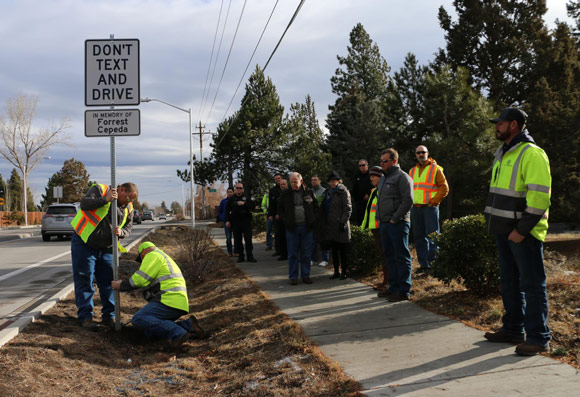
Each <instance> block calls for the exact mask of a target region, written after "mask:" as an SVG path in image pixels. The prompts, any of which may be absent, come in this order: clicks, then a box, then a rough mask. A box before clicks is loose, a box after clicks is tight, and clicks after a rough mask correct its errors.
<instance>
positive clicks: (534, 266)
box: [484, 107, 552, 356]
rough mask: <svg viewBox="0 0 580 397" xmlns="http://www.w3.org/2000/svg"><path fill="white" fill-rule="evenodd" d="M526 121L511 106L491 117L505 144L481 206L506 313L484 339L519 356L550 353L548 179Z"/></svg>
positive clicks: (543, 155)
mask: <svg viewBox="0 0 580 397" xmlns="http://www.w3.org/2000/svg"><path fill="white" fill-rule="evenodd" d="M527 119H528V115H527V114H526V113H525V112H524V111H522V110H520V109H517V108H511V107H509V108H505V109H504V110H503V111H502V112H501V114H500V115H499V117H497V118H494V119H490V121H491V122H492V123H494V124H495V131H496V138H497V139H499V140H500V141H503V142H504V144H503V145H502V147H500V148H499V149H498V150H497V151H496V152H495V160H494V163H493V168H492V173H491V183H490V187H489V194H488V199H487V205H486V207H485V217H486V220H487V224H488V230H489V232H490V233H493V234H495V237H496V245H497V249H498V256H499V272H500V277H501V294H502V300H503V304H504V308H505V315H504V316H503V317H502V327H501V329H499V330H498V331H496V332H487V333H486V334H485V335H484V337H485V338H486V339H487V340H489V341H490V342H500V343H514V344H517V347H516V351H515V352H516V354H518V355H521V356H532V355H535V354H538V353H542V352H545V351H549V349H550V344H549V342H550V335H551V332H550V328H549V327H548V293H547V290H546V272H545V269H544V260H543V242H544V240H545V238H546V233H547V231H548V208H549V207H550V194H551V190H552V188H551V186H552V177H551V175H550V163H549V160H548V156H546V153H545V152H544V151H543V150H542V149H541V148H540V147H538V146H537V145H536V144H535V142H534V139H533V138H532V137H531V135H530V134H529V132H528V130H527V129H525V125H526V123H527Z"/></svg>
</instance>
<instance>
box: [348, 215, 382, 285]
mask: <svg viewBox="0 0 580 397" xmlns="http://www.w3.org/2000/svg"><path fill="white" fill-rule="evenodd" d="M351 234H352V238H351V241H350V254H349V264H348V268H349V271H350V272H351V273H352V274H354V275H363V276H366V275H369V274H375V273H376V272H377V271H378V270H379V268H381V267H382V266H381V258H380V256H379V254H378V253H377V250H376V248H375V240H374V238H373V235H372V234H371V233H370V232H369V231H368V230H365V231H363V230H361V228H360V227H358V226H352V225H351Z"/></svg>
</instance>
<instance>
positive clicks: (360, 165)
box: [358, 164, 368, 167]
mask: <svg viewBox="0 0 580 397" xmlns="http://www.w3.org/2000/svg"><path fill="white" fill-rule="evenodd" d="M358 166H359V167H368V164H359V165H358Z"/></svg>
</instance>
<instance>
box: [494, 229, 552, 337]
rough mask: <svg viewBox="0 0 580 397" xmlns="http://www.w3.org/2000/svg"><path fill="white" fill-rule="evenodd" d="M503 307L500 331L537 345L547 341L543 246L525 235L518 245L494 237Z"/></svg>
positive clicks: (504, 238) (500, 236)
mask: <svg viewBox="0 0 580 397" xmlns="http://www.w3.org/2000/svg"><path fill="white" fill-rule="evenodd" d="M496 244H497V250H498V254H499V271H500V276H501V297H502V300H503V305H504V308H505V315H504V316H503V318H502V322H503V327H502V328H503V329H504V330H505V331H506V332H508V333H510V334H513V335H523V334H524V330H525V331H526V340H527V341H530V342H532V343H536V344H539V345H545V344H546V343H548V342H549V341H550V328H548V292H547V290H546V273H545V271H544V254H543V244H542V242H541V241H539V240H537V239H535V238H534V237H533V236H531V235H530V234H528V235H527V236H526V238H525V239H524V241H522V242H521V243H519V244H518V243H514V242H512V241H509V240H508V239H507V236H505V235H496Z"/></svg>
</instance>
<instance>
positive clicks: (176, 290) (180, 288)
mask: <svg viewBox="0 0 580 397" xmlns="http://www.w3.org/2000/svg"><path fill="white" fill-rule="evenodd" d="M162 291H166V292H186V291H187V288H185V287H174V288H168V289H164V290H162Z"/></svg>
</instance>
